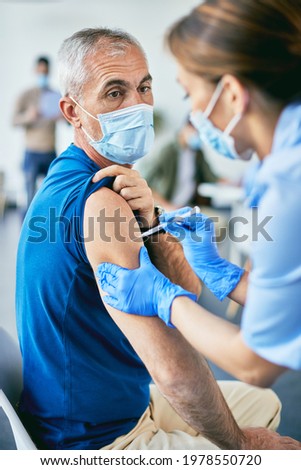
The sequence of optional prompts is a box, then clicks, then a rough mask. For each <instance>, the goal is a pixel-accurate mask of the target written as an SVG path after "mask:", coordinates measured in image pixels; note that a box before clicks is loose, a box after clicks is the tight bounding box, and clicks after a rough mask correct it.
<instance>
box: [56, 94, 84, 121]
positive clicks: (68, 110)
mask: <svg viewBox="0 0 301 470" xmlns="http://www.w3.org/2000/svg"><path fill="white" fill-rule="evenodd" d="M75 108H76V105H75V103H74V102H73V101H72V100H71V98H69V97H68V96H63V97H62V98H61V99H60V109H61V112H62V113H63V115H64V117H65V119H67V121H68V122H70V124H72V126H73V127H76V128H80V127H81V122H80V118H79V116H78V115H77V113H76V111H75Z"/></svg>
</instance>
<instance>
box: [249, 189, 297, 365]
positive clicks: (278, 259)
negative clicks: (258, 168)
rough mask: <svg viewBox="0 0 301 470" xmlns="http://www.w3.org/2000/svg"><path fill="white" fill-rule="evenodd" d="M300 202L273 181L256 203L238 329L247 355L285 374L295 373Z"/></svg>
mask: <svg viewBox="0 0 301 470" xmlns="http://www.w3.org/2000/svg"><path fill="white" fill-rule="evenodd" d="M300 200H301V188H299V187H298V186H297V184H295V183H293V184H292V185H288V184H287V181H286V182H284V181H278V182H277V184H275V186H273V188H272V189H269V190H268V191H267V192H266V193H265V195H264V196H263V198H262V200H261V203H260V207H259V208H258V211H257V216H256V217H253V226H252V238H253V240H252V265H253V269H252V272H251V274H250V280H249V288H248V293H247V301H246V306H245V309H244V313H243V318H242V325H241V327H242V334H243V337H244V340H245V342H246V343H247V345H248V346H249V347H250V348H251V349H252V350H253V351H255V352H256V353H257V354H258V355H259V356H261V357H263V358H265V359H267V360H269V361H270V362H273V363H275V364H279V365H282V366H285V367H288V368H291V369H301V243H300V235H301V203H300ZM253 210H255V211H256V209H253ZM256 219H257V221H256ZM265 222H266V224H265ZM260 224H262V225H261V227H262V229H263V230H261V231H259V232H258V227H259V229H260ZM264 231H265V232H266V233H265V232H264ZM256 237H258V241H256Z"/></svg>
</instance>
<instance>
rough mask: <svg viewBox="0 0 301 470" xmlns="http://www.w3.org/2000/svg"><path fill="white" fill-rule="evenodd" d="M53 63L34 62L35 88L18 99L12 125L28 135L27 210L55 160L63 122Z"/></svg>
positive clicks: (25, 161)
mask: <svg viewBox="0 0 301 470" xmlns="http://www.w3.org/2000/svg"><path fill="white" fill-rule="evenodd" d="M49 72H50V61H49V58H48V57H44V56H41V57H38V58H37V60H36V62H35V75H36V84H35V86H34V87H32V88H30V89H27V90H25V91H24V92H23V93H22V94H21V95H20V96H19V97H18V99H17V101H16V104H15V110H14V114H13V125H14V126H19V127H22V128H23V129H24V131H25V153H24V160H23V165H22V168H23V171H24V175H25V187H26V197H27V199H26V210H27V209H28V207H29V205H30V203H31V201H32V199H33V197H34V195H35V193H36V190H37V180H38V177H39V176H45V175H46V174H47V171H48V168H49V166H50V164H51V163H52V161H53V160H54V159H55V158H56V149H55V147H56V123H57V121H58V119H60V118H61V113H60V109H59V100H60V94H59V93H58V92H57V91H55V90H53V89H52V88H51V87H50V83H49Z"/></svg>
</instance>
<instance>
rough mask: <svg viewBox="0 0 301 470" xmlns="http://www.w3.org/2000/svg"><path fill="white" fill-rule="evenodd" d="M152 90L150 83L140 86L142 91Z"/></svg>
mask: <svg viewBox="0 0 301 470" xmlns="http://www.w3.org/2000/svg"><path fill="white" fill-rule="evenodd" d="M150 90H151V87H150V86H149V85H145V86H142V87H141V88H140V91H141V93H147V92H148V91H150Z"/></svg>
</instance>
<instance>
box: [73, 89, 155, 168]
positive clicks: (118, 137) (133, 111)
mask: <svg viewBox="0 0 301 470" xmlns="http://www.w3.org/2000/svg"><path fill="white" fill-rule="evenodd" d="M70 98H71V99H72V100H73V101H74V103H76V104H77V105H78V106H79V107H80V108H81V109H82V110H83V111H84V112H85V113H86V114H88V115H89V116H90V117H92V118H93V119H95V120H96V121H98V122H99V124H100V128H101V131H102V134H103V137H102V139H101V140H94V139H92V138H91V137H90V136H89V134H88V133H87V131H86V130H85V129H84V128H83V127H82V129H83V131H84V133H85V134H86V136H87V137H88V138H89V139H90V142H89V143H90V145H91V146H92V147H93V148H94V149H95V150H96V152H98V153H99V154H100V155H102V156H104V157H106V158H107V159H108V160H110V161H112V162H114V163H119V164H121V165H124V164H134V163H135V162H136V161H137V160H139V159H140V158H142V157H144V156H145V155H146V154H147V153H148V152H149V151H150V150H151V148H152V145H153V143H154V136H155V134H154V117H153V106H150V105H148V104H137V105H134V106H129V107H128V108H122V109H117V110H116V111H112V112H111V113H105V114H98V115H97V118H96V117H95V116H93V114H90V113H89V112H88V111H86V110H85V109H84V108H83V107H82V106H81V105H80V104H78V103H77V102H76V101H75V100H74V99H73V98H72V97H71V96H70Z"/></svg>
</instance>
